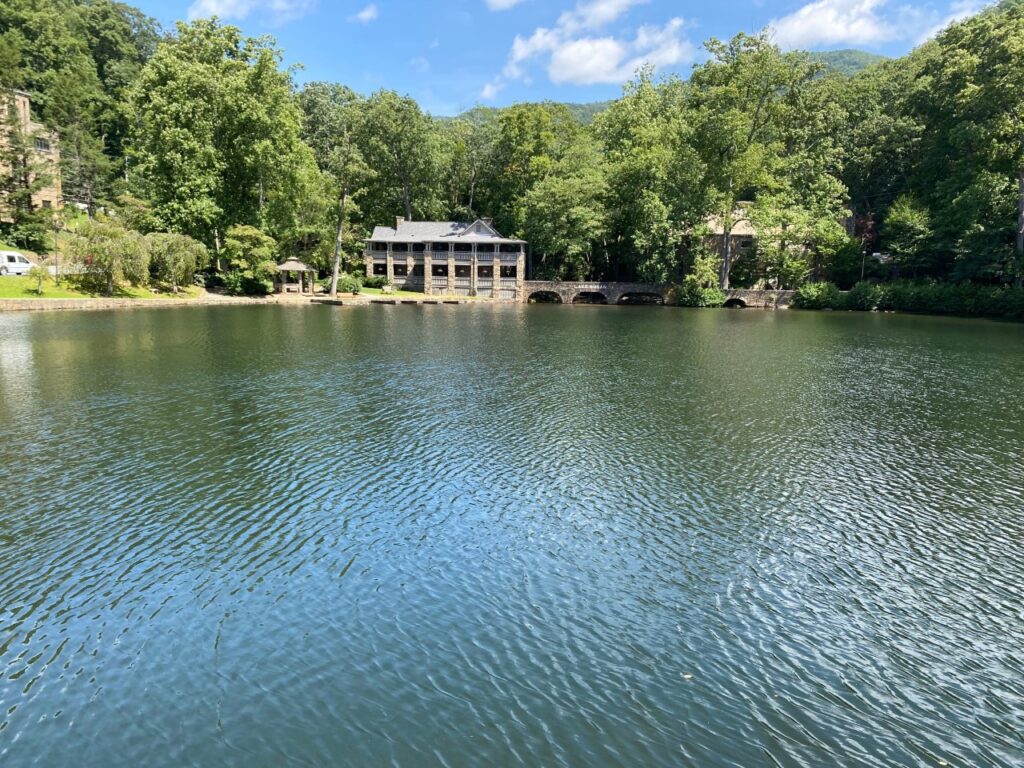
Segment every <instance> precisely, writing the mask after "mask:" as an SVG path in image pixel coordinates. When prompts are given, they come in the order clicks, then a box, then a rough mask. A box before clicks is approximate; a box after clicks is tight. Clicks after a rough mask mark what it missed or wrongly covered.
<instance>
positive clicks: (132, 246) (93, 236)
mask: <svg viewBox="0 0 1024 768" xmlns="http://www.w3.org/2000/svg"><path fill="white" fill-rule="evenodd" d="M71 255H72V257H73V258H74V259H75V260H76V261H77V262H78V263H79V264H81V265H82V266H83V267H84V268H85V275H84V276H83V278H84V279H83V280H82V281H81V282H82V285H83V287H85V288H86V289H87V290H95V291H104V292H106V293H107V294H108V295H110V294H112V293H113V292H114V287H115V285H116V284H117V283H120V282H123V281H127V282H129V283H131V284H132V285H136V286H142V285H146V283H148V282H149V248H148V243H147V242H146V239H145V238H144V237H143V236H142V235H140V234H139V233H138V232H134V231H132V230H130V229H125V228H124V227H122V226H120V225H119V224H115V223H113V222H109V221H101V220H95V221H87V222H85V223H83V224H82V225H81V226H80V227H79V228H78V232H77V234H76V237H75V238H74V240H72V241H71Z"/></svg>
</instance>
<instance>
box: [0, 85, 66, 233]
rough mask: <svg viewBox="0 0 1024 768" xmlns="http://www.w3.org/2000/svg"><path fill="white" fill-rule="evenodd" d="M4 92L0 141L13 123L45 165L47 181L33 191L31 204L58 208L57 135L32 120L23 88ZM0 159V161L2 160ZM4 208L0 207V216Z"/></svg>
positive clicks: (6, 139)
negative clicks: (4, 102)
mask: <svg viewBox="0 0 1024 768" xmlns="http://www.w3.org/2000/svg"><path fill="white" fill-rule="evenodd" d="M5 95H6V104H5V105H3V106H4V108H5V109H7V117H8V119H7V120H6V121H0V145H3V146H8V142H9V141H10V131H11V130H12V126H14V127H16V130H18V131H19V132H20V133H21V134H22V135H23V136H24V137H25V138H26V139H27V140H28V141H29V142H30V146H31V148H32V151H33V152H35V153H36V154H37V156H38V157H39V159H40V161H41V162H40V164H39V165H40V166H41V167H42V168H44V169H45V175H46V185H45V186H43V187H42V188H40V189H39V190H38V191H36V192H35V194H33V195H32V205H33V206H34V207H35V208H47V209H50V208H52V209H57V208H60V207H61V205H62V203H63V197H62V192H61V183H60V148H59V146H58V144H57V135H56V134H55V133H53V132H52V131H48V130H47V129H46V126H44V125H42V124H40V123H37V122H35V121H33V120H32V102H31V100H30V99H29V95H28V94H27V93H24V92H22V91H8V92H7V93H6V94H4V93H3V92H2V91H0V99H3V97H4V96H5ZM2 162H3V161H2V159H0V163H2ZM0 172H4V173H9V172H10V169H9V168H2V169H0ZM2 215H3V212H2V211H0V216H2Z"/></svg>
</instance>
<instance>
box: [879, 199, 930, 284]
mask: <svg viewBox="0 0 1024 768" xmlns="http://www.w3.org/2000/svg"><path fill="white" fill-rule="evenodd" d="M882 234H883V236H884V238H885V239H884V242H885V243H886V244H887V245H888V248H889V251H890V252H891V253H892V255H893V260H894V262H895V263H896V264H897V265H899V266H900V267H902V268H904V269H906V270H907V271H908V272H910V273H911V274H912V275H914V276H916V275H917V274H918V272H921V271H925V270H927V269H928V266H929V265H930V263H931V258H930V253H929V247H930V244H931V239H932V237H933V231H932V223H931V217H930V215H929V214H928V211H927V210H925V209H924V208H923V207H922V206H921V205H920V204H918V203H917V201H916V200H914V199H913V198H912V197H910V196H909V195H901V196H900V197H899V198H897V199H896V202H894V203H893V204H892V207H891V208H890V209H889V214H888V216H887V217H886V220H885V225H884V227H883V228H882Z"/></svg>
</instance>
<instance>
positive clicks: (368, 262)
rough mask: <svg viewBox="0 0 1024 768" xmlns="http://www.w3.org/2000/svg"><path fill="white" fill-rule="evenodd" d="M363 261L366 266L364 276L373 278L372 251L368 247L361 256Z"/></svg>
mask: <svg viewBox="0 0 1024 768" xmlns="http://www.w3.org/2000/svg"><path fill="white" fill-rule="evenodd" d="M363 261H364V262H365V264H366V276H367V277H373V251H371V250H370V248H369V247H367V249H366V253H364V254H363Z"/></svg>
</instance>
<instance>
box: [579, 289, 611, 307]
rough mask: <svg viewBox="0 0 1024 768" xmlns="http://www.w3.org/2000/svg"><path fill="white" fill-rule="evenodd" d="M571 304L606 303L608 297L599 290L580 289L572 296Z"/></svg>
mask: <svg viewBox="0 0 1024 768" xmlns="http://www.w3.org/2000/svg"><path fill="white" fill-rule="evenodd" d="M572 303H573V304H607V303H608V297H607V296H605V295H604V294H603V293H601V292H600V291H580V292H579V293H577V294H576V295H575V296H573V297H572Z"/></svg>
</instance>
